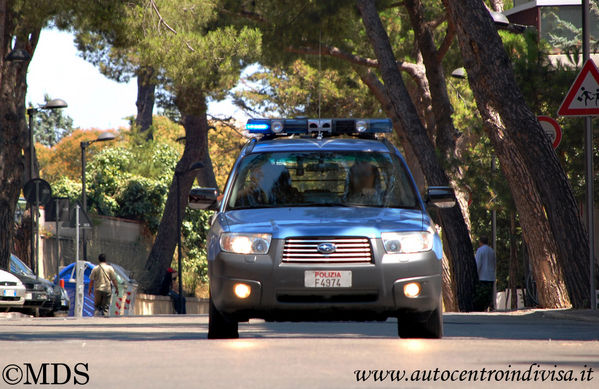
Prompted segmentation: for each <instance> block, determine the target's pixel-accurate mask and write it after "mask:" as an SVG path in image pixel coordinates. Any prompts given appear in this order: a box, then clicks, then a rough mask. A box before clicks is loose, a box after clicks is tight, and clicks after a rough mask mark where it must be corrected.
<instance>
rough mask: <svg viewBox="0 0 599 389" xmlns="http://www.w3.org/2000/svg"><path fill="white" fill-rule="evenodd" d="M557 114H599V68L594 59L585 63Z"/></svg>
mask: <svg viewBox="0 0 599 389" xmlns="http://www.w3.org/2000/svg"><path fill="white" fill-rule="evenodd" d="M557 114H558V115H560V116H593V115H599V70H598V69H597V66H595V63H594V62H593V60H592V59H588V60H587V61H586V62H585V63H584V66H583V67H582V69H581V70H580V73H578V76H577V77H576V80H575V81H574V84H572V86H571V87H570V90H569V91H568V94H567V95H566V98H565V99H564V102H563V103H562V105H561V106H560V107H559V110H558V111H557Z"/></svg>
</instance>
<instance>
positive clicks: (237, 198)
mask: <svg viewBox="0 0 599 389" xmlns="http://www.w3.org/2000/svg"><path fill="white" fill-rule="evenodd" d="M246 128H247V130H248V131H249V132H250V133H252V134H255V135H256V136H260V135H262V137H261V138H260V139H259V140H257V139H252V140H251V141H250V142H249V143H248V144H247V145H246V146H245V147H244V148H243V150H242V151H241V153H240V156H239V158H238V159H237V161H236V162H235V164H234V166H233V169H232V171H231V174H230V176H229V180H228V182H227V185H226V188H225V191H224V194H223V197H222V199H221V198H220V197H217V191H216V189H214V188H198V189H194V190H192V191H191V193H190V195H189V201H190V206H191V207H192V208H198V209H214V210H216V213H215V215H214V216H213V218H212V224H211V227H210V231H209V233H208V236H207V242H206V247H207V258H208V275H209V277H210V311H209V313H210V315H209V329H208V337H209V338H235V337H238V336H239V335H238V323H239V322H240V321H247V320H249V319H251V318H262V319H265V320H272V321H311V320H385V319H387V318H389V317H396V318H397V328H398V335H399V336H400V337H402V338H441V337H442V335H443V318H442V306H441V258H442V253H443V251H442V243H441V239H440V238H439V235H438V234H437V230H436V226H435V224H434V223H433V221H432V219H431V217H430V216H429V214H428V212H427V208H429V207H433V206H434V207H439V208H448V207H453V206H455V195H454V193H453V191H452V190H451V189H450V188H448V187H430V188H428V189H427V191H426V194H425V196H421V195H420V193H419V191H418V188H417V186H416V184H415V182H414V180H413V178H412V175H411V174H410V171H409V169H408V166H407V164H406V162H405V161H404V159H403V157H402V156H401V154H400V152H399V151H398V149H397V148H396V147H395V146H393V145H392V144H391V143H390V142H389V141H387V140H386V139H385V138H381V136H380V134H379V133H383V132H391V128H392V126H391V121H390V120H388V119H303V118H298V119H250V120H249V121H248V124H247V127H246Z"/></svg>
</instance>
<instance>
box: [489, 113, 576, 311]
mask: <svg viewBox="0 0 599 389" xmlns="http://www.w3.org/2000/svg"><path fill="white" fill-rule="evenodd" d="M479 109H480V108H479ZM483 111H484V114H482V116H483V118H486V120H485V121H484V123H483V125H484V129H485V131H486V133H487V135H488V136H489V139H490V140H491V143H492V144H493V145H494V147H495V153H496V154H497V157H498V158H499V166H500V167H501V170H502V172H503V175H504V176H505V177H506V180H507V182H508V186H509V187H510V191H511V193H512V197H513V199H514V203H515V204H516V209H517V211H518V214H519V215H520V225H521V226H522V236H523V238H524V240H525V241H526V244H527V246H528V253H529V258H530V259H529V260H530V263H531V271H532V274H533V278H534V280H535V282H536V284H537V294H538V300H539V305H540V306H541V307H543V308H565V307H568V306H569V304H570V299H569V298H568V293H567V290H566V286H565V283H564V275H563V269H562V268H561V267H560V266H559V263H558V262H557V258H558V249H557V247H556V242H555V240H553V239H552V235H551V227H550V225H549V221H548V220H547V217H546V214H545V210H544V208H543V204H542V202H541V199H540V198H539V196H538V194H537V190H536V188H535V184H534V181H533V179H532V177H531V175H530V173H529V171H528V169H527V167H526V162H525V161H524V160H523V158H522V156H521V155H520V154H519V153H518V151H517V149H516V146H515V145H514V143H513V142H512V140H511V139H510V138H508V137H503V138H502V134H504V133H505V128H504V127H503V125H502V123H501V120H500V119H499V115H498V114H497V113H493V112H492V111H490V109H489V108H486V107H485V108H484V109H483ZM481 113H482V112H481Z"/></svg>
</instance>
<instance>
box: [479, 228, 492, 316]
mask: <svg viewBox="0 0 599 389" xmlns="http://www.w3.org/2000/svg"><path fill="white" fill-rule="evenodd" d="M478 243H479V248H478V250H476V255H475V256H474V258H475V259H476V269H477V270H478V286H477V288H476V296H474V306H475V310H477V311H486V310H487V309H488V310H493V309H494V306H495V304H493V298H494V293H493V289H494V288H493V287H494V286H495V262H496V261H495V251H493V249H492V248H491V247H489V238H487V237H486V236H481V237H480V238H479V240H478Z"/></svg>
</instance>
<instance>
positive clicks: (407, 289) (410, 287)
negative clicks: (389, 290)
mask: <svg viewBox="0 0 599 389" xmlns="http://www.w3.org/2000/svg"><path fill="white" fill-rule="evenodd" d="M403 294H405V295H406V297H409V298H414V297H418V296H419V295H420V284H419V283H418V282H410V283H409V284H405V285H404V287H403Z"/></svg>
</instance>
